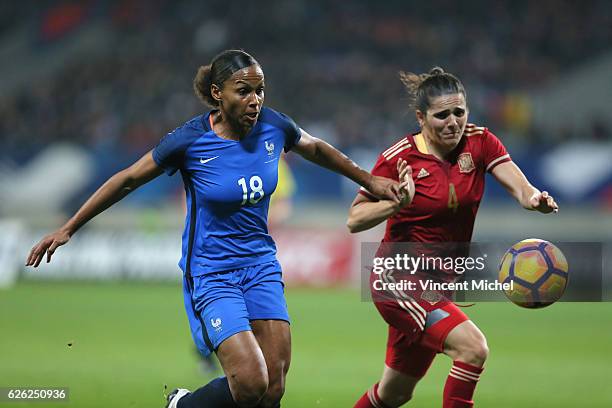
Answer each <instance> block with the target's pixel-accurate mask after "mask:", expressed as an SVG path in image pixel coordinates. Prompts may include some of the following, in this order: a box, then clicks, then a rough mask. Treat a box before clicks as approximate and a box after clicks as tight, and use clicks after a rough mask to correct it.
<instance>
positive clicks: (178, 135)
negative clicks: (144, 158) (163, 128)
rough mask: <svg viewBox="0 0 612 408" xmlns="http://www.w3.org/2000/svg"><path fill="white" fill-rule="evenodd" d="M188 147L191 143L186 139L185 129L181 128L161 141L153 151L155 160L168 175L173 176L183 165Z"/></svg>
mask: <svg viewBox="0 0 612 408" xmlns="http://www.w3.org/2000/svg"><path fill="white" fill-rule="evenodd" d="M187 146H189V143H188V141H187V138H186V137H184V128H183V126H181V127H179V128H176V129H174V130H173V131H172V132H170V133H168V134H167V135H166V136H164V137H163V138H162V139H161V140H160V141H159V143H158V144H157V146H155V148H154V149H153V160H155V163H157V165H158V166H159V167H161V168H162V169H163V170H164V172H165V173H166V174H168V175H169V176H171V175H173V174H174V173H175V172H176V171H177V170H178V169H179V168H181V166H182V165H183V161H184V158H185V150H187Z"/></svg>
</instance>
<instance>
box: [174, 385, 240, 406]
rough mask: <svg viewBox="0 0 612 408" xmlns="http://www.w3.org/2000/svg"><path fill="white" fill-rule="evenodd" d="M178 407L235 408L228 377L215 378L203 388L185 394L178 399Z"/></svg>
mask: <svg viewBox="0 0 612 408" xmlns="http://www.w3.org/2000/svg"><path fill="white" fill-rule="evenodd" d="M177 407H178V408H202V407H215V408H235V407H238V404H236V403H235V402H234V398H233V397H232V393H231V391H230V388H229V383H228V382H227V377H219V378H215V379H214V380H212V381H211V382H209V383H208V384H206V385H205V386H203V387H202V388H198V389H197V390H195V391H194V392H192V393H190V394H187V395H185V396H184V397H183V398H181V399H180V400H179V401H178V405H177Z"/></svg>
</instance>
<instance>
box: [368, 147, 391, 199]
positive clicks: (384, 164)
mask: <svg viewBox="0 0 612 408" xmlns="http://www.w3.org/2000/svg"><path fill="white" fill-rule="evenodd" d="M370 173H371V174H372V175H373V176H381V177H386V178H390V179H392V180H397V177H398V174H397V168H396V167H395V161H394V160H387V159H386V158H385V156H383V155H382V154H381V155H379V156H378V160H376V164H374V167H373V168H372V171H371V172H370ZM359 194H362V195H364V196H366V197H368V198H370V199H372V200H377V198H376V197H375V196H373V195H372V194H371V193H370V192H369V191H368V190H366V189H365V188H364V187H361V188H360V189H359Z"/></svg>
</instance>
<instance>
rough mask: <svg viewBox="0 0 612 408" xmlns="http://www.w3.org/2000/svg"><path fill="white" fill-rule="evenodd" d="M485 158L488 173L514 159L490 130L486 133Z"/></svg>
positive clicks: (484, 143)
mask: <svg viewBox="0 0 612 408" xmlns="http://www.w3.org/2000/svg"><path fill="white" fill-rule="evenodd" d="M483 136H484V139H483V156H484V164H485V169H486V171H488V172H490V171H491V170H493V168H495V166H497V165H499V164H502V163H505V162H509V161H511V160H512V159H511V158H510V155H509V154H508V151H507V150H506V147H505V146H504V145H503V143H502V142H501V141H500V140H499V139H498V138H497V136H495V135H494V134H493V133H491V132H490V131H489V130H488V129H486V130H485V131H484V135H483Z"/></svg>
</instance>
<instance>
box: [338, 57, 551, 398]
mask: <svg viewBox="0 0 612 408" xmlns="http://www.w3.org/2000/svg"><path fill="white" fill-rule="evenodd" d="M400 78H401V80H402V82H403V84H404V85H405V87H406V89H407V90H408V93H409V96H410V97H411V100H412V107H413V108H414V109H415V112H416V118H417V121H418V123H419V125H420V128H421V130H420V131H419V132H417V133H415V134H410V135H408V136H406V137H404V138H402V139H401V140H400V141H398V142H397V143H395V144H394V145H393V146H391V147H389V148H388V149H387V150H385V151H384V152H382V154H381V155H380V156H379V158H378V161H377V163H376V165H375V166H374V169H373V170H372V174H374V175H377V176H385V177H389V178H392V179H395V180H398V181H400V182H401V184H400V186H401V191H402V193H403V195H404V199H403V200H402V202H400V203H399V204H397V203H394V202H392V201H387V200H377V199H376V198H375V197H374V196H373V195H371V194H370V193H369V192H368V191H366V190H363V189H362V190H361V191H360V192H359V194H358V195H357V197H356V198H355V201H354V202H353V204H352V206H351V209H350V211H349V217H348V221H347V225H348V227H349V229H350V230H351V232H359V231H363V230H366V229H369V228H372V227H374V226H375V225H378V224H379V223H381V222H383V221H385V220H387V226H386V232H385V237H384V239H383V241H382V244H381V249H382V248H383V246H384V245H385V243H394V242H422V243H436V242H438V243H439V242H469V241H470V240H471V237H472V231H473V227H474V220H475V218H476V213H477V211H478V206H479V204H480V200H481V199H482V195H483V192H484V181H485V173H486V172H490V173H491V174H492V175H493V177H495V179H496V180H497V181H498V182H500V183H501V184H502V185H503V186H504V187H505V188H506V189H507V190H508V192H509V193H510V194H511V195H512V196H513V197H514V198H515V199H516V200H517V201H518V202H519V203H520V204H521V205H522V206H523V207H524V208H525V209H528V210H535V211H539V212H541V213H551V212H553V211H554V212H556V211H557V210H558V206H557V204H556V203H555V201H554V199H553V198H552V197H551V196H550V195H549V194H548V193H547V192H546V191H542V192H541V191H539V190H538V189H536V188H535V187H533V186H532V185H531V184H530V183H529V181H528V180H527V179H526V178H525V176H524V175H523V173H522V172H521V170H520V169H519V168H518V167H517V166H516V164H514V163H513V162H512V160H511V158H510V155H509V154H508V152H507V151H506V149H505V147H504V146H503V144H502V143H501V142H500V141H499V139H498V138H497V137H496V136H495V135H494V134H493V133H491V132H490V131H489V130H488V129H487V128H484V127H478V126H475V125H472V124H468V123H467V118H468V108H467V102H466V93H465V89H464V87H463V85H462V84H461V82H460V81H459V79H457V78H456V77H455V76H454V75H452V74H449V73H446V72H444V71H443V70H442V69H441V68H438V67H436V68H433V69H432V70H431V71H430V72H429V74H421V75H416V74H412V73H404V72H402V73H400ZM379 251H380V250H379ZM415 293H416V292H414V293H413V292H411V293H410V295H411V296H409V295H407V294H405V293H404V294H403V295H402V297H401V298H395V299H392V300H389V299H387V300H383V301H376V297H374V296H373V299H374V300H375V305H376V308H377V309H378V311H379V312H380V314H381V315H382V317H383V319H384V320H385V321H386V322H387V323H388V324H389V335H388V341H387V354H386V359H385V367H384V371H383V374H382V378H381V379H380V381H379V382H378V383H376V384H375V385H374V386H373V387H372V388H371V389H370V390H368V391H367V392H366V393H365V394H364V395H363V396H362V397H361V399H360V400H359V401H358V402H357V403H356V405H355V408H385V407H399V406H401V405H403V404H405V403H406V402H407V401H409V400H410V398H411V397H412V392H413V390H414V388H415V386H416V384H417V383H418V381H419V380H420V379H421V378H422V377H423V376H424V375H425V373H426V372H427V370H428V368H429V366H430V365H431V363H432V361H433V359H434V357H435V356H436V354H437V353H444V354H446V355H447V356H449V357H450V358H451V359H452V361H453V366H452V368H451V370H450V374H449V376H448V379H447V381H446V385H445V387H444V396H443V407H444V408H464V407H472V406H473V405H474V402H473V401H472V397H473V394H474V389H475V388H476V384H477V382H478V379H479V378H480V374H481V372H482V371H483V366H484V362H485V360H486V358H487V355H488V352H489V351H488V348H487V341H486V339H485V337H484V335H483V334H482V332H481V331H480V330H479V329H478V327H477V326H476V325H475V324H474V323H473V322H472V321H471V320H469V318H468V317H467V316H466V315H465V314H464V313H463V312H462V311H461V310H460V309H459V308H458V307H457V306H456V305H455V304H454V303H452V302H451V301H450V300H448V299H447V298H446V297H443V296H438V297H434V298H432V296H431V293H429V294H428V296H425V293H426V292H422V293H418V296H415Z"/></svg>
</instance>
